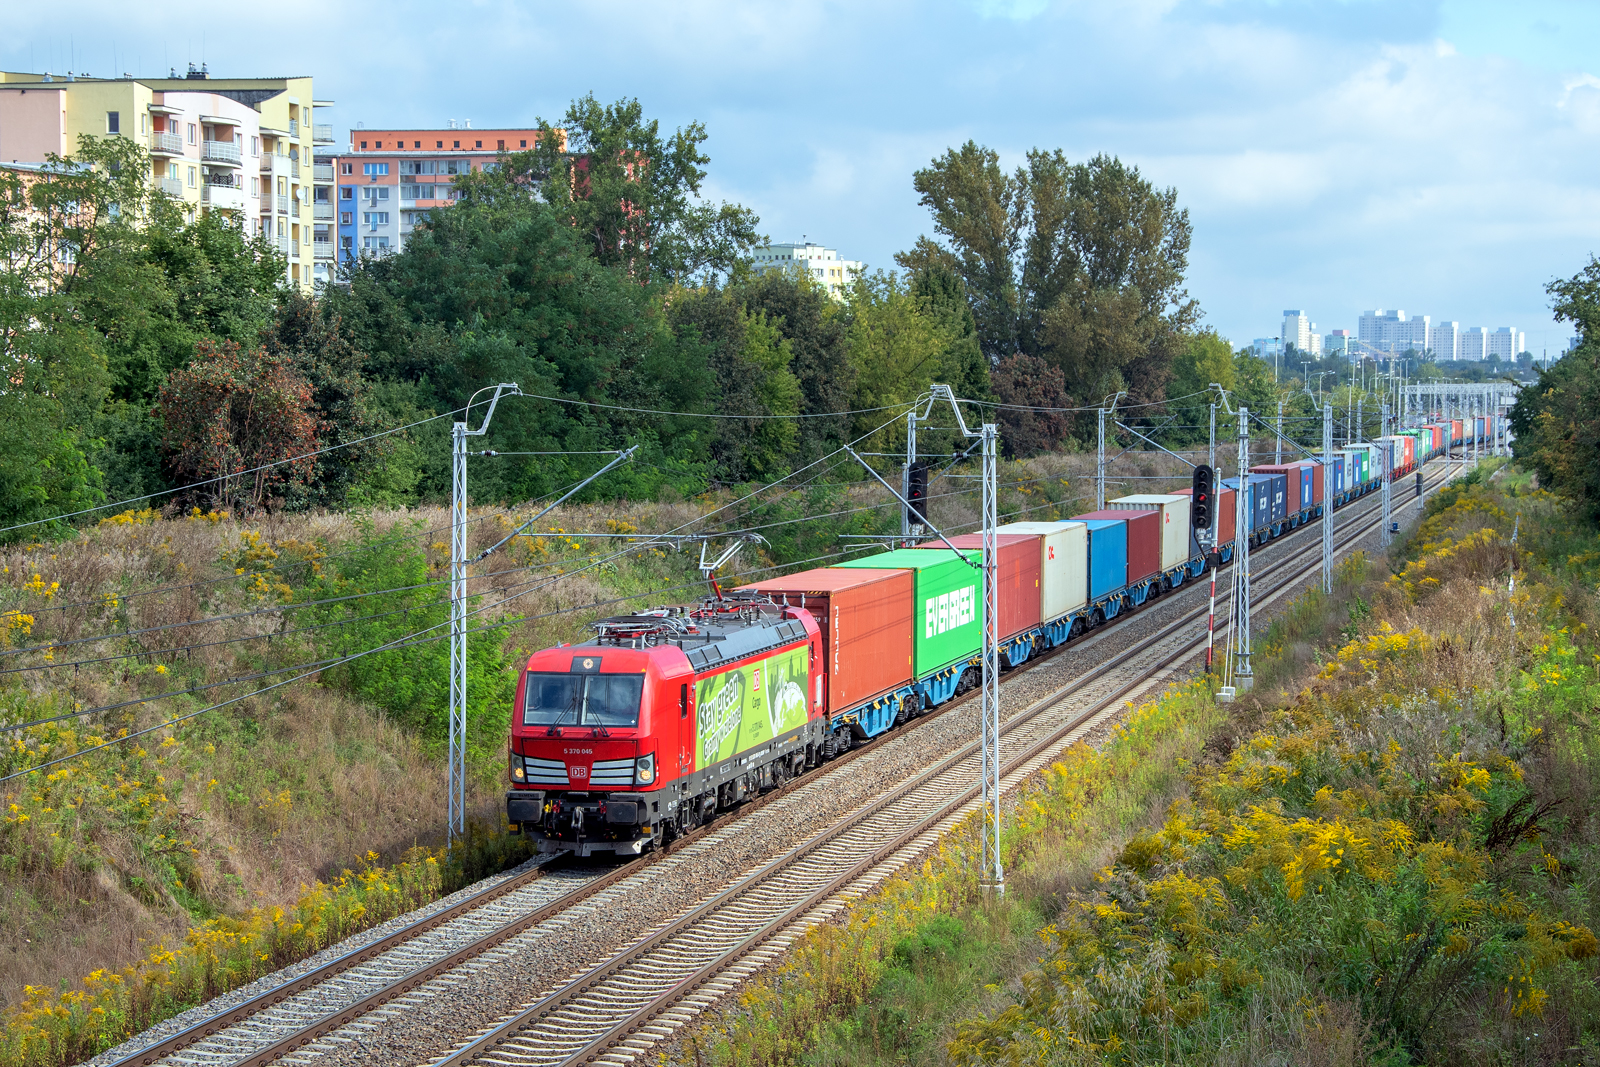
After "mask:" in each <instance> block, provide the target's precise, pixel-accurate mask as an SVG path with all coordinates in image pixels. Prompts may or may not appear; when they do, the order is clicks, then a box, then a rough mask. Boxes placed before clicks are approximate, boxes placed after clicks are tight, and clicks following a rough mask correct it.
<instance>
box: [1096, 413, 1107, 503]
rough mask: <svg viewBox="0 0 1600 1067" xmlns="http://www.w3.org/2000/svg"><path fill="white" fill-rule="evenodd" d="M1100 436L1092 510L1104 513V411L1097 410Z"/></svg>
mask: <svg viewBox="0 0 1600 1067" xmlns="http://www.w3.org/2000/svg"><path fill="white" fill-rule="evenodd" d="M1099 415H1100V436H1099V442H1100V445H1099V448H1098V449H1097V450H1096V452H1095V457H1094V509H1095V510H1096V511H1104V510H1105V508H1106V409H1105V408H1101V409H1100V410H1099Z"/></svg>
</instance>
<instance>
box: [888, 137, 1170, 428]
mask: <svg viewBox="0 0 1600 1067" xmlns="http://www.w3.org/2000/svg"><path fill="white" fill-rule="evenodd" d="M913 183H914V185H915V187H916V189H917V192H918V193H919V194H920V195H921V198H922V200H921V202H922V204H923V205H924V206H926V207H927V208H928V209H929V211H930V212H932V214H933V220H934V231H935V233H936V234H937V235H938V236H939V237H940V238H942V243H941V242H939V241H935V240H931V239H928V238H921V239H919V240H918V242H917V244H916V246H915V247H913V248H912V249H911V250H910V251H909V252H906V253H902V254H901V255H900V256H899V257H898V259H899V262H900V263H901V264H902V265H903V266H906V267H908V268H911V269H913V270H919V271H920V270H929V269H933V268H935V267H943V268H945V269H948V270H950V271H952V272H954V273H955V274H957V275H958V276H959V277H960V278H961V279H962V281H963V282H964V283H965V284H966V287H967V291H968V293H969V294H970V298H971V301H972V310H973V315H974V318H975V321H976V324H977V334H978V340H979V343H980V345H981V347H982V349H983V351H984V353H985V354H986V355H987V356H988V358H989V360H990V361H991V363H993V362H996V361H998V360H1001V359H1004V358H1007V357H1008V356H1010V355H1012V354H1014V353H1016V352H1022V353H1025V354H1028V355H1032V356H1037V357H1039V358H1042V359H1044V360H1045V361H1046V362H1048V363H1050V364H1051V365H1052V366H1055V367H1057V368H1058V369H1060V370H1061V372H1062V375H1063V377H1064V380H1065V382H1066V386H1067V391H1068V394H1069V395H1070V396H1072V397H1073V398H1074V399H1075V400H1076V401H1077V402H1078V403H1080V404H1087V403H1095V402H1098V401H1099V400H1100V399H1101V398H1102V397H1103V396H1106V395H1109V394H1111V393H1113V392H1116V391H1118V390H1123V389H1125V390H1127V391H1128V392H1129V394H1130V395H1131V397H1132V398H1133V399H1134V400H1135V401H1136V402H1152V401H1159V400H1161V399H1163V398H1164V396H1165V395H1166V393H1165V387H1166V383H1167V378H1168V374H1169V368H1170V365H1171V362H1172V359H1173V357H1174V356H1175V355H1176V354H1177V352H1178V351H1179V350H1180V349H1181V347H1182V345H1183V343H1184V340H1183V339H1184V336H1185V335H1186V333H1187V331H1188V330H1189V329H1190V328H1191V327H1192V325H1193V324H1194V322H1195V321H1196V320H1197V319H1198V316H1199V307H1198V305H1197V304H1196V303H1195V301H1193V300H1191V299H1190V298H1189V296H1188V293H1187V292H1186V291H1185V290H1184V288H1183V280H1184V272H1185V271H1186V270H1187V266H1188V254H1189V240H1190V229H1191V228H1190V223H1189V215H1188V212H1187V210H1184V209H1181V208H1179V207H1178V203H1177V191H1176V190H1174V189H1170V188H1169V189H1157V188H1156V187H1155V186H1154V185H1152V184H1151V183H1150V182H1149V181H1147V180H1146V179H1144V178H1143V177H1142V176H1141V175H1140V174H1139V171H1138V169H1137V168H1133V167H1127V166H1125V165H1124V164H1123V163H1122V162H1121V161H1120V160H1117V159H1116V158H1114V157H1109V156H1104V155H1101V156H1096V157H1094V158H1093V159H1091V160H1089V161H1088V162H1084V163H1076V164H1074V163H1070V162H1069V161H1068V160H1067V158H1066V157H1065V156H1064V155H1063V154H1062V153H1061V152H1060V151H1059V150H1057V151H1054V152H1045V151H1040V150H1034V151H1031V152H1029V153H1028V158H1027V162H1026V164H1025V165H1023V166H1021V167H1018V168H1017V170H1016V171H1015V172H1014V173H1011V174H1007V173H1005V172H1004V171H1003V170H1002V169H1001V167H1000V165H999V156H998V153H996V152H994V151H993V150H992V149H987V148H982V147H980V146H979V145H977V144H976V143H975V142H971V141H969V142H967V143H966V144H965V145H963V146H961V147H960V148H959V149H951V150H949V151H948V152H946V153H945V155H944V156H942V157H940V158H938V159H936V160H934V161H933V162H932V163H931V164H930V165H929V166H928V167H926V168H924V169H922V170H919V171H917V172H916V175H915V176H914V181H913Z"/></svg>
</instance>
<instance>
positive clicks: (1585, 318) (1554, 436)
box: [1509, 256, 1600, 521]
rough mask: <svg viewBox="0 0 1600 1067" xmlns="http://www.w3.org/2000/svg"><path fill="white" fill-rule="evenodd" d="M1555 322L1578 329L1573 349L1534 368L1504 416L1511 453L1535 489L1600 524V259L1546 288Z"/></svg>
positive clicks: (1590, 261) (1593, 259) (1592, 260)
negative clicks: (1531, 476)
mask: <svg viewBox="0 0 1600 1067" xmlns="http://www.w3.org/2000/svg"><path fill="white" fill-rule="evenodd" d="M1545 292H1547V293H1549V294H1550V295H1551V296H1553V297H1555V301H1554V302H1553V304H1552V305H1551V306H1552V308H1553V310H1554V311H1555V317H1556V320H1557V321H1558V322H1571V323H1572V324H1573V325H1574V326H1576V327H1577V331H1578V345H1577V347H1576V348H1574V349H1573V350H1572V351H1571V352H1568V353H1567V354H1566V355H1565V356H1564V357H1562V359H1561V360H1559V361H1558V362H1556V363H1555V364H1554V365H1552V366H1549V367H1542V368H1539V369H1538V378H1537V380H1536V381H1535V382H1534V383H1533V384H1532V385H1529V386H1525V387H1524V388H1523V389H1522V390H1521V392H1519V393H1518V394H1517V402H1516V404H1515V405H1513V406H1512V408H1511V412H1510V415H1509V422H1510V423H1511V430H1512V433H1513V434H1514V440H1513V442H1512V446H1511V447H1512V454H1513V455H1515V456H1516V458H1517V459H1518V460H1519V461H1521V462H1523V463H1524V464H1526V465H1527V466H1529V467H1530V468H1532V469H1533V471H1534V472H1535V473H1536V474H1538V476H1539V482H1540V484H1541V485H1542V486H1543V487H1544V488H1546V489H1549V490H1551V491H1552V492H1556V493H1559V494H1561V495H1562V496H1564V497H1566V498H1567V499H1569V500H1571V501H1573V502H1574V503H1575V504H1576V505H1577V506H1578V508H1579V509H1580V510H1581V511H1582V512H1583V513H1584V514H1585V515H1586V516H1587V517H1588V518H1589V519H1590V520H1592V521H1596V520H1600V260H1597V259H1595V258H1594V257H1592V256H1591V257H1590V259H1589V263H1588V265H1587V266H1586V267H1584V269H1583V270H1581V271H1579V272H1578V273H1577V274H1575V275H1574V276H1573V277H1571V278H1567V279H1558V280H1556V281H1553V282H1551V283H1550V284H1549V285H1547V286H1545Z"/></svg>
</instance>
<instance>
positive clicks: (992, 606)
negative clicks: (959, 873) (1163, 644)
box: [980, 422, 1006, 896]
mask: <svg viewBox="0 0 1600 1067" xmlns="http://www.w3.org/2000/svg"><path fill="white" fill-rule="evenodd" d="M999 436H1000V435H999V427H998V426H996V425H995V424H994V423H992V422H991V423H984V424H983V707H982V708H981V710H980V714H981V715H982V717H983V726H982V733H983V743H982V746H981V747H982V750H983V768H982V771H983V801H984V805H983V806H984V822H985V826H984V828H983V846H982V854H983V855H982V859H983V866H982V868H981V870H982V872H983V873H982V875H981V881H982V884H983V886H984V889H985V891H986V892H988V893H992V894H993V895H995V896H1004V895H1005V892H1006V875H1005V868H1004V867H1003V865H1002V862H1001V856H1000V590H999V581H998V578H999V574H1000V558H999V535H998V534H997V533H996V528H997V527H998V526H999V525H1000V522H999V514H998V501H997V499H996V498H997V497H998V496H999V495H1000V487H999V485H998V475H997V471H996V463H997V456H996V452H997V451H998V447H997V446H998V443H999Z"/></svg>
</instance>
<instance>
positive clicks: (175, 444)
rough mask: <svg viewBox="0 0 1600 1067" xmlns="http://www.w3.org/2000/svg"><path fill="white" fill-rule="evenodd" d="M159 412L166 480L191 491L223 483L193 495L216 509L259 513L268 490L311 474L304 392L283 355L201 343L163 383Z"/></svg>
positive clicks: (307, 393)
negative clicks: (169, 476)
mask: <svg viewBox="0 0 1600 1067" xmlns="http://www.w3.org/2000/svg"><path fill="white" fill-rule="evenodd" d="M159 406H160V417H161V424H162V427H163V436H162V440H161V444H162V447H163V449H164V450H165V451H166V453H167V457H168V463H169V465H170V467H171V470H172V472H173V475H174V476H175V477H176V478H177V479H178V480H180V481H184V482H189V483H191V484H192V483H199V482H204V481H208V480H210V479H222V480H221V481H216V482H213V483H212V484H209V485H205V486H200V487H198V488H196V489H195V490H194V491H193V494H192V495H193V496H195V497H198V498H202V499H209V500H211V501H212V502H213V505H214V506H215V507H218V508H227V509H229V510H232V511H234V512H235V513H249V512H255V511H259V510H260V509H262V508H263V507H265V506H267V505H268V504H269V502H270V501H271V500H272V498H273V496H274V491H277V492H279V493H282V492H287V491H292V490H294V489H297V488H300V487H303V486H304V485H305V484H306V483H307V482H308V481H310V479H311V477H312V475H313V474H314V473H315V471H316V459H315V458H314V457H312V456H311V455H310V453H311V452H314V451H316V449H317V447H318V439H317V431H318V429H319V426H318V423H317V419H316V417H315V414H314V412H313V405H312V396H311V386H310V385H309V384H308V383H307V382H306V380H305V379H304V378H303V377H301V376H300V375H299V374H297V373H296V372H295V370H294V367H293V366H292V365H291V363H290V361H289V360H288V359H287V358H285V357H284V356H282V355H270V354H268V353H267V351H266V350H265V349H262V348H255V349H246V348H242V347H240V346H239V345H238V344H237V343H235V342H232V341H228V342H224V343H223V344H222V345H221V346H220V347H219V346H216V345H213V344H212V343H211V342H210V341H202V342H200V345H199V348H198V350H197V351H196V353H195V358H194V360H193V361H192V362H191V363H190V364H189V365H188V366H187V367H182V368H180V369H178V370H175V371H173V372H172V373H171V374H170V375H168V376H167V383H166V385H164V386H163V387H162V389H161V397H160V402H159ZM269 464H276V465H275V466H271V467H268V465H269ZM263 467H267V469H261V468H263Z"/></svg>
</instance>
